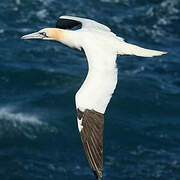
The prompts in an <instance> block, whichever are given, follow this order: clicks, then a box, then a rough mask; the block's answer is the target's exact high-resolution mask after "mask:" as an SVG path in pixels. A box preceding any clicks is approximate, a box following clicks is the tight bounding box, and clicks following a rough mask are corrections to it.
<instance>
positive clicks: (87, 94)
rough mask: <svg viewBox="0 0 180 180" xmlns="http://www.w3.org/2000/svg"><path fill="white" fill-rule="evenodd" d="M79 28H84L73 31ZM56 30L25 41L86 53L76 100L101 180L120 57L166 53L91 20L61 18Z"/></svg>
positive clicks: (87, 149) (83, 133)
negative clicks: (128, 39) (57, 44)
mask: <svg viewBox="0 0 180 180" xmlns="http://www.w3.org/2000/svg"><path fill="white" fill-rule="evenodd" d="M77 25H82V27H81V28H80V29H78V30H72V28H73V27H76V26H77ZM56 27H57V28H45V29H42V30H40V31H38V32H36V33H32V34H29V35H25V36H23V37H22V38H23V39H44V40H54V41H58V42H60V43H62V44H64V45H66V46H69V47H70V48H74V49H77V50H83V51H84V52H85V54H86V57H87V61H88V67H89V70H88V74H87V77H86V79H85V81H84V83H83V84H82V86H81V87H80V89H79V91H78V92H77V93H76V96H75V99H76V109H77V116H78V118H77V121H78V128H79V132H80V135H81V139H82V142H83V145H84V150H85V153H86V156H87V159H88V161H89V164H90V166H91V168H92V170H93V172H94V174H95V175H96V177H97V179H98V180H100V179H101V177H102V173H101V171H102V168H103V129H104V113H105V110H106V107H107V105H108V103H109V101H110V99H111V97H112V94H113V92H114V89H115V88H116V84H117V73H118V70H117V67H116V58H117V56H118V55H136V56H142V57H152V56H159V55H162V54H166V52H162V51H156V50H149V49H145V48H141V47H138V46H136V45H132V44H129V43H127V42H125V41H124V39H123V38H121V37H118V36H116V35H115V34H114V33H112V32H111V30H110V28H108V27H107V26H105V25H103V24H100V23H98V22H95V21H93V20H90V19H85V18H79V17H72V16H61V17H60V19H59V20H58V21H57V24H56ZM69 29H71V30H69Z"/></svg>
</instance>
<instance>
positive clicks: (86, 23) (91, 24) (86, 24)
mask: <svg viewBox="0 0 180 180" xmlns="http://www.w3.org/2000/svg"><path fill="white" fill-rule="evenodd" d="M60 19H69V20H74V21H77V22H80V23H81V24H82V27H83V28H87V29H100V30H104V31H111V29H110V28H108V27H107V26H105V25H103V24H101V23H98V22H96V21H94V20H91V19H86V18H80V17H74V16H61V17H60Z"/></svg>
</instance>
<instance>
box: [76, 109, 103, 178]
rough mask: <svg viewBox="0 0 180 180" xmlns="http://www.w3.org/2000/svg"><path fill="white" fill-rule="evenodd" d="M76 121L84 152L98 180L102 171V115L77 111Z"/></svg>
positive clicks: (90, 111)
mask: <svg viewBox="0 0 180 180" xmlns="http://www.w3.org/2000/svg"><path fill="white" fill-rule="evenodd" d="M77 116H78V121H81V126H82V129H81V131H80V135H81V140H82V143H83V146H84V151H85V153H86V157H87V159H88V162H89V165H90V167H91V169H92V170H93V172H94V175H95V176H96V177H97V179H98V180H99V179H100V178H101V177H102V172H101V171H102V169H103V130H104V115H103V114H101V113H98V112H96V111H94V110H88V109H86V110H85V111H84V112H82V111H81V110H79V109H77Z"/></svg>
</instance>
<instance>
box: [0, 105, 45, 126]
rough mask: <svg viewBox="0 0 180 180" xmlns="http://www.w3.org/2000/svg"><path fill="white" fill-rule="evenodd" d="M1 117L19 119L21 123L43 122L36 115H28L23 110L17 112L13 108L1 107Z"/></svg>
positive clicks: (12, 119) (11, 119)
mask: <svg viewBox="0 0 180 180" xmlns="http://www.w3.org/2000/svg"><path fill="white" fill-rule="evenodd" d="M0 119H3V120H9V121H16V122H17V121H18V122H21V123H31V124H42V122H41V121H40V120H39V119H38V118H37V117H35V116H32V115H27V114H24V113H21V112H15V111H14V109H13V108H9V107H2V108H0Z"/></svg>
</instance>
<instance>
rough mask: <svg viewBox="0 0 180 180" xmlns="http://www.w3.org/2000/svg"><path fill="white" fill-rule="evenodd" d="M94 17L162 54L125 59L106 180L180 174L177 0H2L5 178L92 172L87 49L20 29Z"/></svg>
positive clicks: (0, 173) (1, 164) (45, 178)
mask: <svg viewBox="0 0 180 180" xmlns="http://www.w3.org/2000/svg"><path fill="white" fill-rule="evenodd" d="M60 15H75V16H82V17H88V18H92V19H95V20H98V21H99V22H101V23H103V24H106V25H108V26H109V27H110V28H111V29H112V30H113V31H114V32H115V33H116V34H118V35H119V36H121V37H123V38H125V39H126V41H127V42H130V43H134V44H137V45H140V46H143V47H146V48H152V49H159V50H164V51H168V52H169V53H168V54H167V55H164V56H161V57H155V58H140V57H135V56H128V57H120V58H118V60H117V63H118V68H119V75H118V78H119V80H118V85H117V88H116V90H115V93H114V96H113V98H112V100H111V102H110V104H109V106H108V109H107V112H106V115H105V134H104V171H103V173H104V177H103V179H104V180H179V179H180V55H179V53H180V1H179V0H148V1H146V0H34V1H29V0H1V1H0V180H61V179H62V180H94V179H95V178H94V176H93V175H92V172H91V170H90V168H89V165H88V163H87V160H86V157H85V155H84V152H83V147H82V144H81V141H80V137H79V133H78V129H77V124H76V110H75V102H74V95H75V93H76V91H77V90H78V89H79V87H80V86H81V84H82V82H83V80H84V79H85V76H86V73H87V62H86V60H85V56H84V55H83V54H81V53H80V52H77V51H74V50H71V49H68V48H66V47H64V46H62V45H60V44H58V43H54V42H47V41H23V40H21V39H20V37H21V36H22V35H24V34H28V33H31V32H34V31H37V30H40V29H42V28H44V27H55V23H56V20H57V19H58V17H59V16H60Z"/></svg>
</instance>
